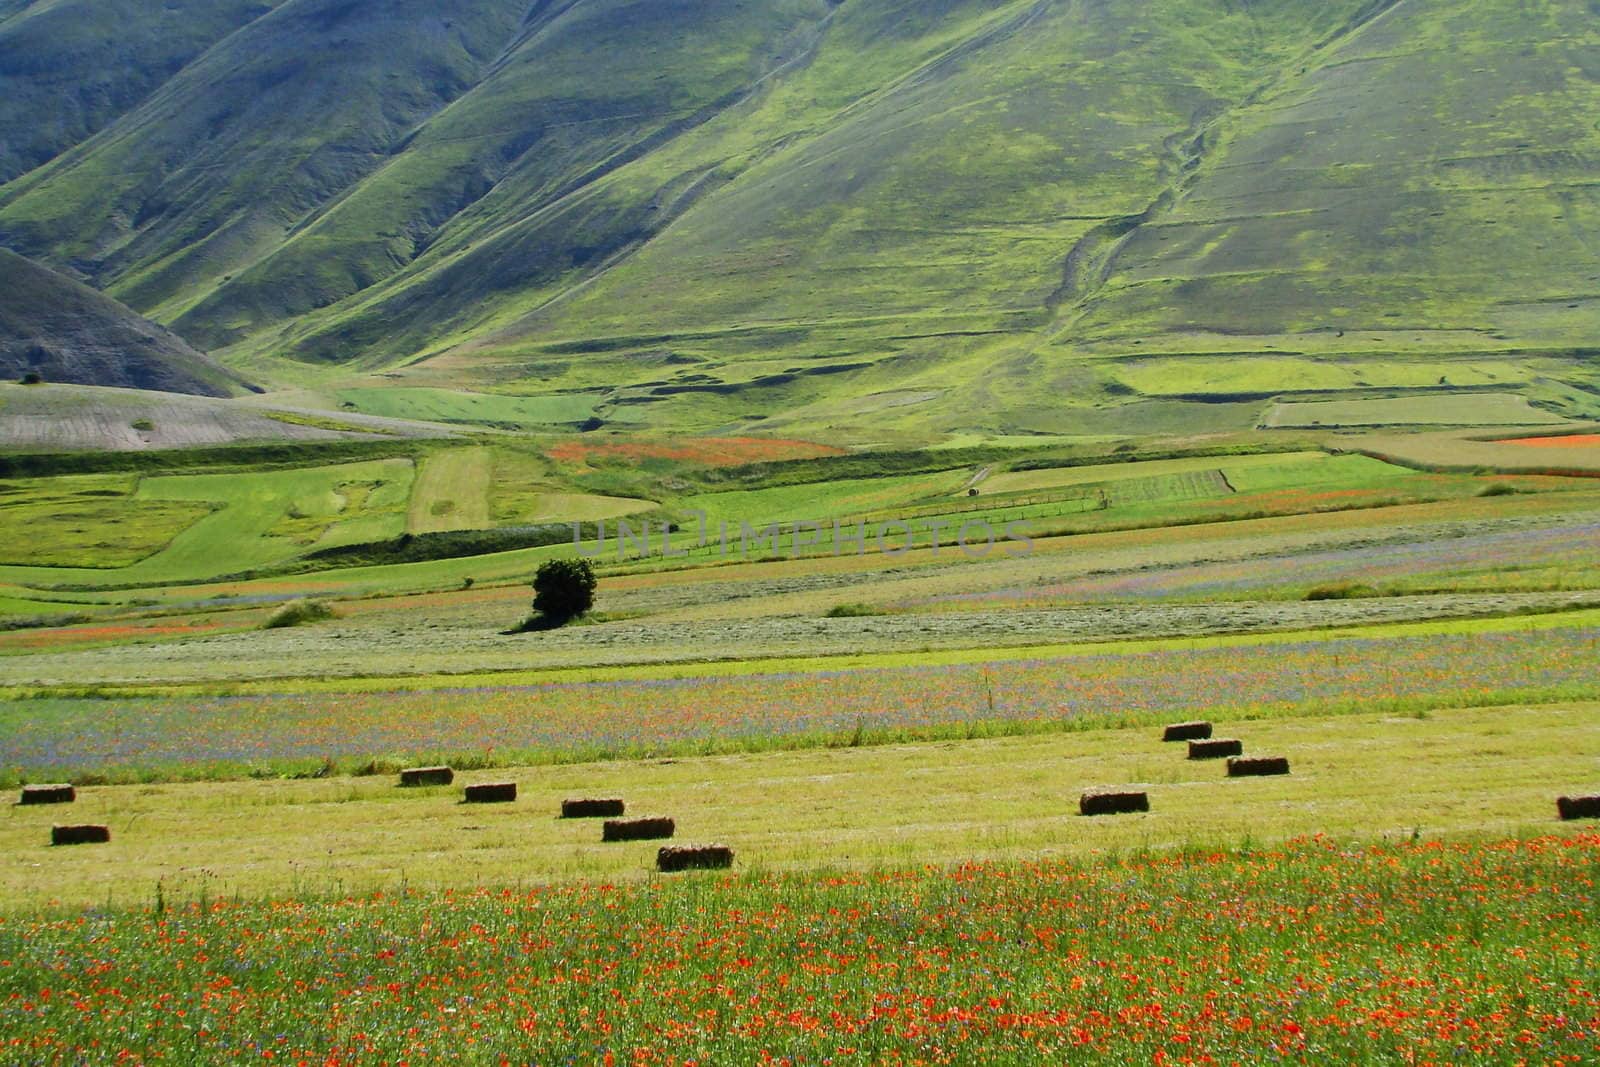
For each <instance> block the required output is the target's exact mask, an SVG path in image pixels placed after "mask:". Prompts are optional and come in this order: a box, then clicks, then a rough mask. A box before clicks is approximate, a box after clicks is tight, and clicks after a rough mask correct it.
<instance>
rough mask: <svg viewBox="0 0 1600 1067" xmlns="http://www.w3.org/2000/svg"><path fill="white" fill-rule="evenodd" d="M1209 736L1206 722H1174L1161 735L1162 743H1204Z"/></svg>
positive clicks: (1209, 732) (1208, 726)
mask: <svg viewBox="0 0 1600 1067" xmlns="http://www.w3.org/2000/svg"><path fill="white" fill-rule="evenodd" d="M1210 736H1211V724H1210V723H1208V722H1175V723H1173V724H1172V725H1171V726H1169V727H1167V728H1166V729H1165V730H1163V731H1162V733H1161V740H1163V741H1204V740H1205V739H1206V738H1208V737H1210Z"/></svg>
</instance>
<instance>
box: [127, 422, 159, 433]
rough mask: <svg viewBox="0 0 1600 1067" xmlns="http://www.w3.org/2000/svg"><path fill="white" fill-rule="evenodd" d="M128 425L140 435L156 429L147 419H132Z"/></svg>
mask: <svg viewBox="0 0 1600 1067" xmlns="http://www.w3.org/2000/svg"><path fill="white" fill-rule="evenodd" d="M129 425H131V426H132V427H133V428H134V429H135V430H138V431H139V432H140V433H150V432H151V431H152V430H154V429H155V428H156V424H155V423H153V422H151V421H150V420H149V419H134V420H133V422H132V423H130V424H129Z"/></svg>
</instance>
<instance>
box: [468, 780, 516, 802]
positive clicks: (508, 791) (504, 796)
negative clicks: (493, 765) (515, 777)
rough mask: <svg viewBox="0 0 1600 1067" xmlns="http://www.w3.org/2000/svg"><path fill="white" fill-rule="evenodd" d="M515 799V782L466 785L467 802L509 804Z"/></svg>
mask: <svg viewBox="0 0 1600 1067" xmlns="http://www.w3.org/2000/svg"><path fill="white" fill-rule="evenodd" d="M516 799H517V783H516V782H481V783H479V784H478V785H469V786H467V791H466V801H467V803H468V804H509V803H511V801H513V800H516Z"/></svg>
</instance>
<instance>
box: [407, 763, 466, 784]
mask: <svg viewBox="0 0 1600 1067" xmlns="http://www.w3.org/2000/svg"><path fill="white" fill-rule="evenodd" d="M455 780H456V772H455V771H453V770H451V769H450V768H449V767H407V768H405V769H404V770H403V771H401V772H400V784H401V785H402V786H405V787H407V788H410V787H413V786H424V785H449V784H450V783H451V782H454V781H455Z"/></svg>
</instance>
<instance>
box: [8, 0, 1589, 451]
mask: <svg viewBox="0 0 1600 1067" xmlns="http://www.w3.org/2000/svg"><path fill="white" fill-rule="evenodd" d="M17 6H18V5H16V4H13V5H11V7H12V8H16V7H17ZM54 6H59V5H54ZM263 6H264V5H263ZM51 7H52V5H45V4H41V3H36V4H33V5H24V6H22V7H21V11H20V13H18V14H12V15H10V16H9V17H7V16H6V15H5V11H6V10H8V8H5V7H0V42H4V41H5V40H6V39H7V38H8V35H11V36H15V35H17V34H20V33H21V32H22V28H25V27H26V26H27V25H28V23H29V22H30V21H36V20H38V19H41V18H44V17H45V16H46V15H47V14H48V13H49V9H50V8H51ZM240 10H243V9H242V8H241V9H240ZM238 17H239V16H238V14H237V12H235V13H234V14H233V15H228V14H227V13H226V12H225V11H223V10H222V9H220V8H219V9H218V10H217V12H216V13H215V14H214V18H215V21H216V24H217V27H220V26H222V25H223V24H224V23H226V22H227V20H228V19H229V18H238ZM129 20H130V21H131V22H132V23H133V24H134V25H135V27H136V28H139V29H140V30H145V29H147V28H146V27H144V25H143V23H144V20H143V19H142V18H141V17H137V16H132V15H130V16H129ZM208 32H212V33H213V34H215V33H216V32H217V30H216V28H213V30H212V31H208ZM203 36H204V34H202V33H201V31H200V30H198V29H197V30H196V31H195V34H194V39H195V40H196V41H198V40H199V39H200V38H201V37H203ZM134 39H137V34H135V35H134ZM130 49H131V46H130ZM135 51H136V50H130V51H129V52H128V53H127V54H126V55H122V54H119V55H117V56H115V57H113V58H111V59H109V60H107V62H111V63H123V64H126V65H128V66H130V67H135V68H138V69H140V70H141V71H148V70H149V69H150V68H151V66H152V64H153V62H154V61H153V60H146V59H144V58H142V57H141V56H140V55H138V54H135ZM179 51H180V49H178V47H177V46H176V45H174V46H173V47H172V50H171V51H169V52H168V53H165V54H164V56H163V59H164V61H167V62H169V63H170V62H172V61H173V59H174V57H176V56H177V55H178V54H179ZM73 54H74V55H77V54H78V53H76V52H74V53H73ZM0 55H3V52H0ZM1597 56H1600V30H1597V29H1596V28H1595V21H1594V13H1593V11H1592V10H1591V6H1590V5H1589V4H1587V3H1586V2H1582V0H1556V2H1553V3H1549V4H1543V5H1536V6H1530V5H1525V4H1521V3H1514V2H1512V0H1488V2H1473V0H1442V2H1439V3H1433V4H1426V5H1423V4H1417V3H1413V2H1408V0H1398V2H1397V0H1317V2H1312V0H1256V2H1252V3H1248V4H1245V3H1240V2H1238V0H1172V2H1170V3H1163V4H1162V5H1159V6H1158V7H1152V6H1151V5H1148V4H1140V3H1136V2H1134V0H1085V2H1068V0H938V2H935V3H928V2H917V3H913V2H911V0H841V2H834V0H759V2H755V3H748V2H742V3H741V2H735V0H705V2H692V3H691V2H688V0H656V2H652V3H641V2H636V0H539V2H534V3H528V2H527V0H523V2H520V3H512V2H500V0H495V2H490V3H480V4H465V3H451V4H445V5H439V4H421V3H418V2H415V0H389V2H387V3H383V4H350V3H348V2H345V0H284V2H282V3H279V4H277V5H276V6H275V7H273V8H272V9H271V10H270V11H265V10H263V11H262V12H260V13H259V16H258V17H255V18H254V19H253V20H251V21H249V22H248V24H247V25H244V26H243V27H242V28H240V29H238V30H237V31H236V32H233V33H231V34H228V35H225V36H220V37H219V38H218V39H217V40H216V41H215V43H213V44H212V45H211V46H210V47H209V48H207V49H205V50H203V51H201V52H200V53H199V54H198V55H197V56H196V57H195V58H194V59H192V61H189V62H187V64H186V65H184V66H183V68H182V69H181V70H180V71H179V72H177V73H176V74H174V75H172V76H171V77H168V78H165V79H164V80H162V81H161V84H160V86H159V88H156V89H154V90H153V91H152V92H150V93H149V94H148V96H147V97H146V98H145V99H143V100H142V102H139V103H137V105H136V106H135V105H132V104H130V105H129V106H128V108H127V110H126V111H125V112H120V113H118V112H117V108H116V107H111V106H108V107H106V108H103V109H101V111H100V112H97V115H100V116H101V118H99V119H96V120H95V121H105V122H109V125H107V126H106V127H105V128H104V129H102V130H100V132H98V133H94V132H93V128H94V122H89V121H82V122H77V123H76V124H75V125H74V124H73V123H68V122H59V123H56V124H55V125H54V126H53V127H52V128H53V129H57V130H59V131H65V132H60V133H58V134H56V135H55V136H56V139H57V140H61V141H63V150H62V151H61V152H60V154H59V155H57V156H56V157H55V158H53V159H52V160H51V161H50V162H47V163H44V164H43V165H41V166H38V167H36V168H34V169H31V170H30V171H29V172H28V173H26V174H25V175H23V176H22V177H19V178H17V179H16V180H14V181H12V182H11V183H10V184H9V185H6V186H3V187H0V244H6V245H9V246H11V247H13V248H15V249H17V250H18V251H21V252H24V253H25V254H29V255H33V256H36V257H38V258H40V259H42V260H43V261H45V262H49V263H53V264H57V265H68V264H70V265H71V266H72V268H73V269H74V270H75V271H77V272H81V273H83V274H85V275H87V276H89V277H91V278H92V279H93V280H94V282H95V283H96V284H97V285H100V286H101V287H103V288H105V289H106V290H107V291H108V292H109V293H110V294H111V295H113V296H115V297H117V298H118V299H121V300H123V301H125V302H126V303H128V304H129V305H130V306H132V307H134V308H135V309H137V310H139V311H140V312H142V313H145V314H148V315H151V316H152V317H154V318H155V319H157V320H158V321H161V322H163V323H166V324H168V325H170V326H172V327H173V328H174V329H175V330H176V331H177V332H179V333H181V334H182V335H183V336H185V337H186V338H188V339H189V340H191V341H192V342H194V343H196V344H199V345H201V346H203V347H206V348H208V349H211V350H213V351H217V352H219V353H220V355H221V357H222V358H223V359H225V360H226V361H228V362H230V363H232V364H233V365H235V366H238V367H240V368H242V369H245V370H246V371H247V372H248V373H250V374H251V375H252V376H256V377H261V378H265V379H267V380H271V381H274V382H277V383H279V384H283V385H296V384H302V383H304V382H306V381H308V380H316V381H321V380H326V379H327V378H328V376H329V375H330V374H337V373H366V372H371V371H376V370H392V369H397V368H402V367H403V368H405V370H404V372H403V373H404V375H405V377H406V378H407V379H409V380H410V382H411V383H412V384H419V385H427V386H440V385H444V386H460V385H467V386H471V387H477V388H494V389H499V390H503V391H511V392H517V393H527V394H547V393H552V392H578V391H584V392H592V391H596V390H598V391H601V392H602V393H603V396H602V397H601V401H600V404H599V410H598V416H599V417H600V419H601V421H603V422H608V423H613V424H621V425H641V426H655V427H668V426H691V425H692V426H698V427H717V426H734V425H747V424H751V423H753V422H758V421H759V422H762V423H764V424H766V425H769V426H773V427H777V426H785V425H787V426H796V425H839V426H861V425H864V424H870V425H872V426H873V427H874V428H877V429H882V430H886V431H887V430H898V429H903V430H906V431H908V432H910V431H928V430H933V431H939V432H950V431H958V430H961V429H964V428H971V427H986V428H990V429H1006V430H1009V431H1018V432H1026V431H1047V432H1087V433H1099V432H1107V431H1108V430H1116V429H1118V428H1122V427H1126V426H1128V425H1130V424H1134V423H1137V424H1139V425H1141V426H1145V427H1147V428H1156V429H1163V430H1187V429H1227V428H1240V427H1246V426H1250V425H1253V424H1255V423H1256V422H1257V421H1258V420H1260V419H1262V418H1264V417H1265V416H1264V415H1263V412H1262V402H1263V401H1265V400H1268V399H1271V398H1274V397H1280V396H1282V395H1284V394H1299V393H1310V394H1316V395H1323V394H1328V393H1336V394H1345V395H1348V396H1351V397H1354V398H1356V399H1360V398H1362V397H1366V396H1373V395H1381V396H1389V395H1406V394H1407V393H1408V391H1418V390H1421V391H1425V392H1437V391H1456V390H1460V389H1463V388H1466V389H1484V390H1488V389H1494V390H1500V391H1511V392H1518V393H1521V394H1522V395H1525V396H1527V397H1529V398H1530V399H1533V400H1535V401H1536V402H1538V403H1540V404H1541V405H1543V406H1545V407H1546V408H1547V409H1549V410H1554V411H1560V412H1563V413H1567V414H1573V415H1584V414H1595V413H1596V405H1597V404H1600V400H1597V397H1596V392H1595V390H1596V388H1597V384H1596V369H1595V367H1594V365H1593V359H1592V355H1591V353H1592V351H1593V350H1594V347H1595V346H1594V336H1595V332H1596V327H1597V326H1600V271H1597V269H1596V268H1595V267H1594V263H1595V262H1596V260H1597V256H1596V251H1597V249H1596V240H1597V238H1596V234H1597V232H1600V211H1597V205H1596V202H1595V193H1594V187H1593V184H1592V182H1591V181H1590V180H1589V178H1588V177H1587V176H1588V175H1589V174H1590V172H1592V170H1593V160H1594V158H1595V155H1596V154H1597V151H1600V131H1597V128H1596V126H1595V123H1594V120H1593V116H1594V115H1595V114H1597V113H1600V86H1597V82H1600V59H1597V58H1596V57H1597ZM63 62H65V60H63ZM39 66H40V67H41V70H40V71H39V72H36V73H31V74H30V73H27V72H23V73H22V74H21V76H20V78H19V79H18V80H19V83H20V84H21V85H22V86H23V89H24V92H35V93H37V92H40V91H42V90H41V89H40V86H48V85H51V84H55V83H56V82H59V81H61V80H62V79H65V80H67V81H72V80H74V79H75V78H76V77H77V76H76V75H74V74H73V73H72V70H73V68H72V67H71V66H70V64H69V65H67V66H66V67H65V68H62V67H61V66H60V65H59V64H56V65H54V66H53V65H52V64H51V63H48V62H44V61H43V60H41V62H40V64H39ZM46 68H48V69H46ZM51 79H55V81H52V80H51ZM3 128H4V127H3V126H0V129H3ZM73 131H76V132H75V133H73ZM69 133H70V134H72V136H77V137H79V138H80V140H79V141H78V143H76V144H74V145H72V146H71V147H65V145H64V141H65V139H69V137H68V135H69ZM32 163H33V160H32V158H31V157H28V156H27V154H26V153H25V152H23V151H22V149H21V148H20V147H18V146H17V145H15V143H14V142H13V141H11V140H6V139H4V138H3V137H0V175H4V174H8V173H12V172H20V171H23V170H28V168H29V167H31V166H32ZM6 168H9V170H8V169H6ZM339 368H345V370H343V371H341V370H340V369H339ZM1397 391H1398V392H1397Z"/></svg>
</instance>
